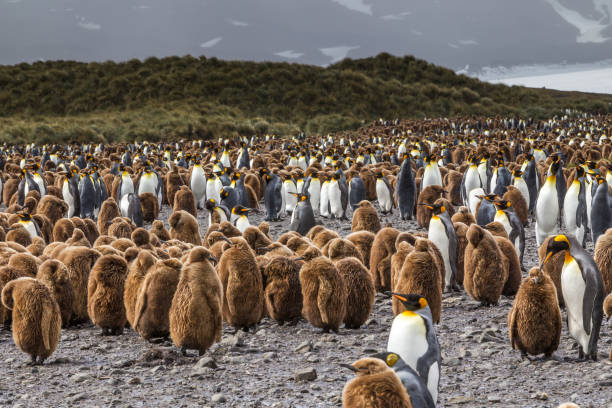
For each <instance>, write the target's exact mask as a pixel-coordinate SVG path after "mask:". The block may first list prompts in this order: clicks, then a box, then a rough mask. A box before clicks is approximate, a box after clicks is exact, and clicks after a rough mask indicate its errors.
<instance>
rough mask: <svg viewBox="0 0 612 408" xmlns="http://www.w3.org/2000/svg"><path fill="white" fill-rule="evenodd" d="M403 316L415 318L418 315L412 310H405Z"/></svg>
mask: <svg viewBox="0 0 612 408" xmlns="http://www.w3.org/2000/svg"><path fill="white" fill-rule="evenodd" d="M402 316H405V317H415V316H417V314H416V313H414V312H413V311H412V310H405V311H403V312H402Z"/></svg>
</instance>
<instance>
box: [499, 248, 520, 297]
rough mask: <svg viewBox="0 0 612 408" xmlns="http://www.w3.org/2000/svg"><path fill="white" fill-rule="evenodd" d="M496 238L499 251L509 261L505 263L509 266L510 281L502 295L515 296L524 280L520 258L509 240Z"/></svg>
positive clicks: (507, 282) (507, 281) (508, 280)
mask: <svg viewBox="0 0 612 408" xmlns="http://www.w3.org/2000/svg"><path fill="white" fill-rule="evenodd" d="M494 238H495V242H497V246H498V247H499V250H500V251H501V253H502V255H503V256H504V257H505V258H506V260H507V261H506V262H505V263H507V265H508V279H507V280H506V284H505V285H504V289H503V290H502V295H504V296H514V295H516V291H517V290H518V288H519V286H520V285H521V279H523V274H522V272H521V263H520V261H519V257H518V255H517V253H516V249H515V248H514V245H513V244H512V242H510V240H509V239H507V238H503V237H494Z"/></svg>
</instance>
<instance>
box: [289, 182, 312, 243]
mask: <svg viewBox="0 0 612 408" xmlns="http://www.w3.org/2000/svg"><path fill="white" fill-rule="evenodd" d="M295 196H296V198H297V205H296V206H295V210H294V211H293V213H292V214H291V225H290V227H289V230H290V231H296V232H298V233H299V234H301V235H303V236H305V235H306V234H307V233H308V231H310V229H311V228H312V227H314V226H315V225H316V222H315V218H314V211H313V209H312V205H311V204H310V197H309V196H308V193H307V192H304V193H301V194H295Z"/></svg>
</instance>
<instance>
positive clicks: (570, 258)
mask: <svg viewBox="0 0 612 408" xmlns="http://www.w3.org/2000/svg"><path fill="white" fill-rule="evenodd" d="M573 260H574V257H573V256H571V255H570V253H569V251H565V259H564V260H563V263H564V264H565V265H567V264H570V263H572V261H573Z"/></svg>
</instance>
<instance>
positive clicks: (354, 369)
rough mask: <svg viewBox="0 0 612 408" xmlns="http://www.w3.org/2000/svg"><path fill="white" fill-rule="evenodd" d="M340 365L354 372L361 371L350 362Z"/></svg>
mask: <svg viewBox="0 0 612 408" xmlns="http://www.w3.org/2000/svg"><path fill="white" fill-rule="evenodd" d="M340 367H344V368H348V369H349V370H351V371H352V372H354V373H356V372H357V371H359V370H357V369H356V368H355V367H353V366H352V365H350V364H340Z"/></svg>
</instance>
